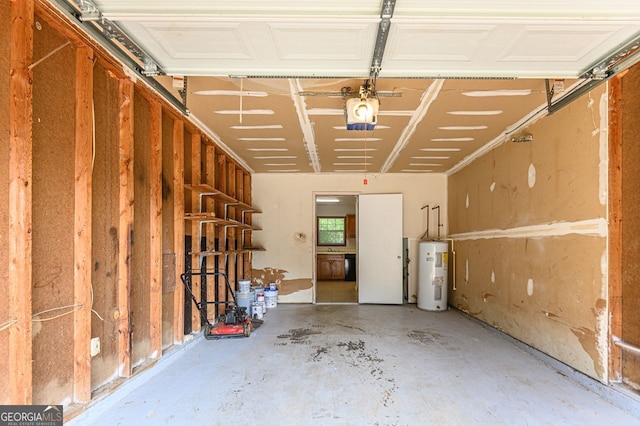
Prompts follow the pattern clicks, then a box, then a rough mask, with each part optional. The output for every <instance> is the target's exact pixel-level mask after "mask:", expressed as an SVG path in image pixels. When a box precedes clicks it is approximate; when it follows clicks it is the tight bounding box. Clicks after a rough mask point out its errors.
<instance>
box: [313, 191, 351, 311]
mask: <svg viewBox="0 0 640 426" xmlns="http://www.w3.org/2000/svg"><path fill="white" fill-rule="evenodd" d="M357 203H358V196H357V195H343V194H341V195H324V194H323V195H316V196H315V224H314V229H315V238H314V241H315V245H314V257H315V259H314V260H315V265H316V288H315V303H321V304H324V303H342V304H351V303H353V304H356V303H358V277H357V267H356V262H357V255H358V247H357V235H356V229H357V223H356V220H357V219H356V218H357Z"/></svg>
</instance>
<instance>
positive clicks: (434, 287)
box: [418, 241, 449, 311]
mask: <svg viewBox="0 0 640 426" xmlns="http://www.w3.org/2000/svg"><path fill="white" fill-rule="evenodd" d="M418 256H419V263H418V308H420V309H424V310H425V311H446V310H447V276H448V263H449V245H448V244H447V243H446V242H442V241H423V242H421V243H420V244H419V247H418Z"/></svg>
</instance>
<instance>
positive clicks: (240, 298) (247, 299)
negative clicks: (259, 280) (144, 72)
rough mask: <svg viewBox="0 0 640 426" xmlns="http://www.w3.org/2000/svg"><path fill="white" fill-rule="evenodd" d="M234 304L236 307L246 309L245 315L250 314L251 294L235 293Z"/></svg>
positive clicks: (246, 292) (244, 292) (245, 292)
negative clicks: (236, 304) (235, 303)
mask: <svg viewBox="0 0 640 426" xmlns="http://www.w3.org/2000/svg"><path fill="white" fill-rule="evenodd" d="M235 294H236V302H237V303H238V306H243V307H245V308H246V309H247V313H249V312H251V303H252V302H253V301H252V300H251V293H249V292H248V291H236V293H235Z"/></svg>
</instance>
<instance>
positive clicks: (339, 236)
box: [318, 216, 347, 246]
mask: <svg viewBox="0 0 640 426" xmlns="http://www.w3.org/2000/svg"><path fill="white" fill-rule="evenodd" d="M346 243H347V242H346V239H345V218H344V217H334V216H318V245H319V246H344V245H346Z"/></svg>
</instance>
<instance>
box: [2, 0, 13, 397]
mask: <svg viewBox="0 0 640 426" xmlns="http://www.w3.org/2000/svg"><path fill="white" fill-rule="evenodd" d="M10 16H11V13H10V7H9V2H8V1H7V0H1V1H0V40H9V39H10V19H9V17H10ZM10 45H11V44H10V43H4V42H3V43H0V182H2V188H1V189H0V292H2V294H7V293H8V291H9V289H8V287H7V284H8V282H9V235H8V232H7V231H8V230H9V68H10V61H9V57H10V52H9V47H10ZM8 301H9V299H8V298H6V297H3V298H2V300H0V371H8V368H9V364H8V360H9V347H8V344H7V343H6V342H8V339H9V330H8V328H4V325H5V323H7V322H8V321H10V318H9V305H8ZM3 328H4V329H3ZM8 378H9V375H8V374H0V389H9V381H8ZM8 398H9V396H8V395H6V393H5V392H0V404H8V403H9V402H8V401H9V400H8Z"/></svg>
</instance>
